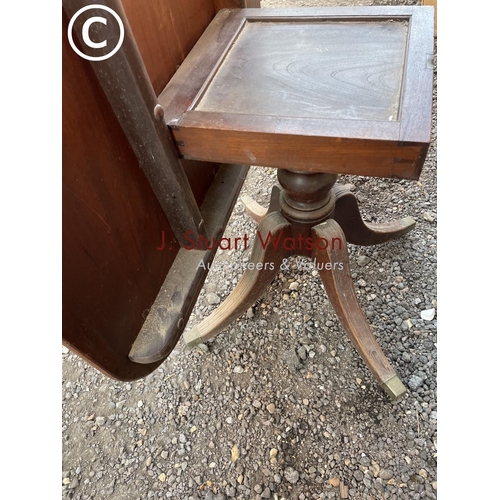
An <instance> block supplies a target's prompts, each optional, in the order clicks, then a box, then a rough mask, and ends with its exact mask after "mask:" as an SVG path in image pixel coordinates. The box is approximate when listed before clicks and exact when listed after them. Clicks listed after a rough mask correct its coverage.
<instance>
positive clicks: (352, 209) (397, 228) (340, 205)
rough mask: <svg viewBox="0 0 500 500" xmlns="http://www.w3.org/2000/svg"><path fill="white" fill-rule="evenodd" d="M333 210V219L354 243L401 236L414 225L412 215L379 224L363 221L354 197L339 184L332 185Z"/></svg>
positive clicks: (375, 241)
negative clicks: (333, 194) (333, 195)
mask: <svg viewBox="0 0 500 500" xmlns="http://www.w3.org/2000/svg"><path fill="white" fill-rule="evenodd" d="M333 191H334V193H335V210H334V213H333V219H335V220H336V221H337V223H338V224H339V225H340V227H341V228H342V230H343V231H344V234H345V237H346V239H347V241H348V242H349V243H353V244H354V245H364V246H367V245H377V244H379V243H385V242H386V241H390V240H393V239H396V238H398V237H399V236H402V235H403V234H405V233H407V232H408V231H411V230H412V229H413V228H414V227H415V220H414V219H413V217H405V218H404V219H400V220H396V221H393V222H386V223H381V224H369V223H367V222H365V221H364V220H363V219H362V217H361V214H360V212H359V207H358V202H357V200H356V197H355V196H354V195H353V194H352V193H351V192H350V191H349V190H348V189H347V188H346V187H345V186H342V185H341V184H336V185H335V186H333Z"/></svg>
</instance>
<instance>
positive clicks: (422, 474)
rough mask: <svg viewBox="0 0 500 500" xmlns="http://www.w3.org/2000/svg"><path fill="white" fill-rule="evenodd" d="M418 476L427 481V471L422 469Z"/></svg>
mask: <svg viewBox="0 0 500 500" xmlns="http://www.w3.org/2000/svg"><path fill="white" fill-rule="evenodd" d="M418 475H419V476H420V477H423V478H424V479H427V471H426V470H425V469H420V471H419V472H418Z"/></svg>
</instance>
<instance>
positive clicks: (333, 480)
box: [328, 477, 340, 487]
mask: <svg viewBox="0 0 500 500" xmlns="http://www.w3.org/2000/svg"><path fill="white" fill-rule="evenodd" d="M328 482H329V483H330V484H331V485H332V486H335V487H337V486H338V485H339V484H340V479H339V478H338V477H331V478H330V479H329V480H328Z"/></svg>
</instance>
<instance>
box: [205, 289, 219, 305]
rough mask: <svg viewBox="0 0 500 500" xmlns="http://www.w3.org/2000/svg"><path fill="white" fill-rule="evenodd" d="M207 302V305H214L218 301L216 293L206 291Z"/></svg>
mask: <svg viewBox="0 0 500 500" xmlns="http://www.w3.org/2000/svg"><path fill="white" fill-rule="evenodd" d="M207 302H208V303H209V305H211V306H214V305H215V304H219V303H220V297H219V296H218V295H217V294H216V293H213V292H209V293H207Z"/></svg>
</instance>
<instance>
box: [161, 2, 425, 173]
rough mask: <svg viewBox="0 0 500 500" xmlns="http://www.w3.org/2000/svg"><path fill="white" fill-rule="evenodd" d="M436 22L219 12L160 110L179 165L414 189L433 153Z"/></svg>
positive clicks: (364, 12)
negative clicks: (359, 178) (366, 179)
mask: <svg viewBox="0 0 500 500" xmlns="http://www.w3.org/2000/svg"><path fill="white" fill-rule="evenodd" d="M432 15H433V11H432V9H431V8H425V7H358V8H350V7H349V8H318V9H256V10H254V9H242V10H238V11H221V12H219V14H218V15H217V16H216V18H215V19H214V21H213V23H212V24H211V25H210V26H209V28H208V29H207V31H206V32H205V34H204V35H203V37H202V39H200V42H199V43H198V44H197V46H196V47H195V48H194V49H193V51H192V52H191V53H190V54H189V56H188V57H187V58H186V61H185V62H184V64H183V65H182V66H181V68H180V70H179V71H178V72H177V74H176V75H174V77H173V79H172V80H171V82H170V83H169V85H168V86H167V88H166V89H165V90H164V91H163V92H162V94H161V96H160V98H159V99H160V102H161V103H162V104H163V105H164V106H165V116H166V120H167V121H168V122H169V123H170V125H171V130H172V134H173V136H174V138H175V140H176V143H177V147H178V150H179V154H180V155H181V156H182V157H184V158H190V159H197V160H210V161H215V160H220V161H222V162H228V163H229V162H237V163H247V164H251V165H260V166H274V167H278V168H285V169H291V168H293V169H303V170H306V171H323V172H336V173H349V174H358V175H373V176H379V177H399V178H406V179H417V178H418V177H419V175H420V171H421V168H422V165H423V162H424V159H425V155H426V152H427V148H428V145H429V142H430V111H431V107H430V103H431V98H432V62H431V58H432V47H433V46H432V40H433V37H432Z"/></svg>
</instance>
